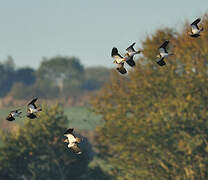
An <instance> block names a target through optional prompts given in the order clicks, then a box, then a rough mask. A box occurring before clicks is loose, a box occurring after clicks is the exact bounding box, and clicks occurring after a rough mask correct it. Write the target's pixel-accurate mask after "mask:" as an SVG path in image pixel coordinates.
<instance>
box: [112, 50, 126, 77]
mask: <svg viewBox="0 0 208 180" xmlns="http://www.w3.org/2000/svg"><path fill="white" fill-rule="evenodd" d="M111 57H112V58H114V61H113V63H114V64H117V68H116V70H117V71H118V72H120V73H121V74H126V73H127V71H126V69H125V68H124V62H125V61H126V59H127V57H122V56H121V55H120V54H119V52H118V49H117V48H116V47H114V48H113V49H112V51H111Z"/></svg>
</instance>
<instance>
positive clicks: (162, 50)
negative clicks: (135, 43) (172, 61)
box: [156, 40, 173, 66]
mask: <svg viewBox="0 0 208 180" xmlns="http://www.w3.org/2000/svg"><path fill="white" fill-rule="evenodd" d="M168 43H169V41H168V40H166V41H165V42H164V43H163V44H162V45H161V46H160V47H159V54H158V55H157V58H158V59H157V60H156V62H157V64H159V65H160V66H164V65H166V63H165V61H164V58H166V57H168V56H170V55H173V53H168V51H167V49H166V48H167V46H168Z"/></svg>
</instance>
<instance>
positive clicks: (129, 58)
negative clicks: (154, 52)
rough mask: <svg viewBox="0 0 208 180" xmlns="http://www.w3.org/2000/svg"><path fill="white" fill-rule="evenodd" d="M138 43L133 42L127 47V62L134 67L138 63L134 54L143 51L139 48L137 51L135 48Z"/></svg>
mask: <svg viewBox="0 0 208 180" xmlns="http://www.w3.org/2000/svg"><path fill="white" fill-rule="evenodd" d="M135 44H136V43H133V44H131V45H130V46H129V47H128V48H126V51H127V53H126V55H125V56H126V63H127V64H128V65H129V66H131V67H133V66H135V65H136V63H135V61H134V59H133V58H134V56H135V55H136V54H140V53H141V52H142V50H138V51H136V50H135V49H134V45H135Z"/></svg>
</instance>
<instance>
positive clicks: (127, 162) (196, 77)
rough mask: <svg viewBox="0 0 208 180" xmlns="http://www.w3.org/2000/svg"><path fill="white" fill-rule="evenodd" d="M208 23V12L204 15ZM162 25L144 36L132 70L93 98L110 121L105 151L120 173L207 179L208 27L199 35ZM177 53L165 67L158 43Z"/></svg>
mask: <svg viewBox="0 0 208 180" xmlns="http://www.w3.org/2000/svg"><path fill="white" fill-rule="evenodd" d="M202 23H203V26H204V27H207V26H208V16H207V15H205V16H204V18H203V22H202ZM188 28H189V27H188V26H187V25H185V26H184V30H183V32H181V33H178V32H175V31H174V30H172V29H168V28H165V29H159V30H157V31H156V32H155V33H154V34H152V35H149V36H147V37H146V39H145V40H144V41H143V49H144V56H143V57H141V58H139V59H138V60H137V65H136V67H135V70H134V71H131V72H130V73H129V75H128V77H126V76H120V75H118V73H116V72H115V73H114V74H113V75H112V78H111V82H110V83H108V84H107V85H106V86H105V87H104V88H102V90H101V91H100V93H99V94H98V95H97V96H96V98H93V102H92V104H93V107H94V111H95V112H97V113H99V114H101V115H102V116H103V119H104V121H105V124H104V126H103V127H100V128H98V129H97V133H98V137H97V142H98V147H99V150H100V157H101V158H103V159H104V160H106V161H107V163H109V164H111V165H112V166H113V167H112V169H111V171H110V174H111V175H113V177H114V178H115V179H119V180H121V179H158V180H161V179H207V178H208V173H207V162H208V134H207V132H208V121H207V115H208V113H207V103H208V98H207V97H208V74H207V70H208V69H207V64H208V61H207V59H208V46H207V45H208V32H207V31H205V32H203V34H202V35H201V37H199V38H197V39H193V38H191V37H189V36H188V35H187V31H188V30H189V29H188ZM165 40H170V46H169V48H170V51H172V52H173V53H174V56H172V57H169V58H168V59H166V60H165V61H166V62H167V65H166V66H165V67H160V66H158V65H157V63H156V62H155V59H156V54H157V50H158V47H159V46H160V44H162V43H163V42H164V41H165Z"/></svg>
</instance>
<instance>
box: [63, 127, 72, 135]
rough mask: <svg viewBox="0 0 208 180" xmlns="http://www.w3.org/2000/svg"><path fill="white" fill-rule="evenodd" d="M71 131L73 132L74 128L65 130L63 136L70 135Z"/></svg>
mask: <svg viewBox="0 0 208 180" xmlns="http://www.w3.org/2000/svg"><path fill="white" fill-rule="evenodd" d="M73 131H74V128H69V129H67V130H66V131H65V132H64V134H65V135H66V134H72V133H73Z"/></svg>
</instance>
